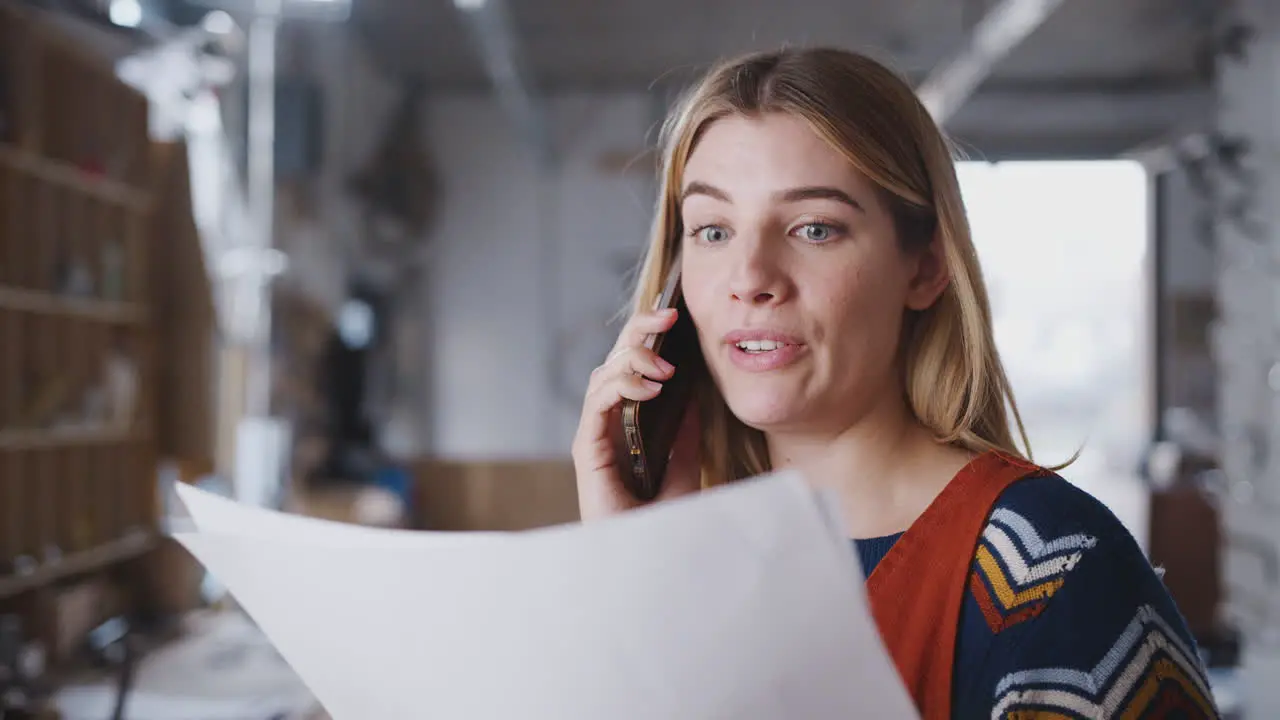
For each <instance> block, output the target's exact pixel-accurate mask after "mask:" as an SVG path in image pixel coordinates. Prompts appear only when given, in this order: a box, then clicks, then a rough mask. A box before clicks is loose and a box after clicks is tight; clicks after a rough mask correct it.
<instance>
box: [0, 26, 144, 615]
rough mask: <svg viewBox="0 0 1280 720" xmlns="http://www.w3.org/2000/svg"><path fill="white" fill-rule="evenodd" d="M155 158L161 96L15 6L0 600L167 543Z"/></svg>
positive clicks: (2, 114) (8, 117)
mask: <svg viewBox="0 0 1280 720" xmlns="http://www.w3.org/2000/svg"><path fill="white" fill-rule="evenodd" d="M150 154H151V149H150V144H149V140H148V137H147V103H146V100H145V98H143V97H142V96H141V95H139V94H137V93H136V92H134V91H133V90H132V89H130V88H129V87H127V86H126V85H124V84H123V83H121V82H120V81H119V80H117V79H116V78H115V76H114V74H113V73H112V71H111V68H110V67H109V66H106V65H105V64H104V63H101V62H99V61H98V60H97V59H96V58H94V57H92V56H89V55H87V54H85V53H84V52H83V51H81V49H80V48H78V47H77V46H75V45H74V44H73V43H72V42H70V41H69V40H67V39H65V38H63V37H62V36H61V35H60V34H59V33H57V32H56V31H54V30H52V29H51V28H50V27H49V26H47V25H46V24H45V23H44V22H43V21H42V19H41V18H40V17H39V16H38V15H35V14H32V13H31V12H28V11H27V10H25V9H24V8H21V7H18V6H15V5H12V4H8V3H6V2H5V1H4V0H0V601H7V600H12V599H14V598H18V597H20V596H23V595H24V594H31V593H39V592H40V591H42V589H47V588H51V587H53V586H55V585H57V584H58V583H61V582H63V581H66V580H69V579H72V578H74V577H75V576H77V575H81V574H85V573H89V572H93V571H98V570H106V569H110V568H112V567H114V566H117V565H119V564H121V563H122V562H124V561H127V560H130V559H133V558H136V557H139V556H140V555H142V554H144V553H146V552H147V551H148V549H150V548H151V547H152V546H153V545H154V544H155V532H156V527H157V524H158V507H157V505H158V503H157V497H156V448H155V441H154V437H155V420H156V414H155V405H156V389H155V384H156V383H155V380H154V378H155V374H156V373H155V366H156V358H155V344H156V343H155V333H154V330H153V327H152V318H153V315H154V312H153V308H152V297H153V295H152V292H151V289H150V287H149V283H150V282H151V280H152V278H153V270H152V269H151V268H149V267H148V266H147V262H148V259H149V257H150V254H151V252H150V250H151V249H150V248H149V247H148V244H149V237H150V229H151V216H152V212H153V202H152V188H151V186H150V177H149V172H150V171H149V168H150V164H151V162H152V158H151V156H150ZM48 602H50V601H47V600H40V601H37V602H36V603H35V606H36V607H37V608H38V607H39V605H40V604H41V603H44V604H48ZM31 606H32V604H30V603H28V604H27V605H26V607H31Z"/></svg>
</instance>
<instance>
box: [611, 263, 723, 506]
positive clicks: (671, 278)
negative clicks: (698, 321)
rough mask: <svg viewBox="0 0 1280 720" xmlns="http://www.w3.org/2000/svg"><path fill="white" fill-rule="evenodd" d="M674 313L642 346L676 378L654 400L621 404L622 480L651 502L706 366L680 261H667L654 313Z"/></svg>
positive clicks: (642, 497)
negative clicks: (670, 368)
mask: <svg viewBox="0 0 1280 720" xmlns="http://www.w3.org/2000/svg"><path fill="white" fill-rule="evenodd" d="M668 308H675V309H676V313H677V315H676V321H675V324H673V325H672V326H671V328H670V329H669V330H667V332H665V333H661V334H658V335H650V336H649V337H648V338H646V340H645V346H646V347H648V348H649V349H651V350H653V351H654V352H656V353H657V354H658V355H659V356H660V357H661V358H662V359H664V360H666V361H667V362H669V363H671V364H672V365H674V366H675V374H674V375H672V377H671V378H669V379H667V380H666V381H664V382H663V383H662V392H660V393H658V395H657V397H655V398H653V399H651V400H646V401H643V402H638V401H635V400H625V401H624V402H623V404H622V429H623V433H624V435H625V437H626V444H627V457H626V458H625V460H624V462H625V464H626V468H625V470H624V472H623V481H624V483H625V484H626V485H627V489H628V490H630V491H631V493H632V494H633V495H635V497H636V498H637V499H639V500H645V501H647V500H652V499H653V498H655V497H657V495H658V493H659V492H660V491H661V489H662V481H663V477H664V476H665V475H666V472H667V461H668V460H669V459H670V457H671V448H672V447H673V446H674V445H675V441H676V435H677V433H678V432H679V431H680V426H681V424H682V421H683V420H684V414H685V412H686V411H687V410H688V408H689V403H690V402H693V400H694V389H695V386H696V381H697V378H698V376H699V375H701V374H702V372H703V370H704V368H705V364H704V361H703V358H702V348H701V347H700V346H699V345H698V332H697V329H696V328H695V327H694V325H693V320H692V319H691V318H690V317H689V311H688V309H687V308H686V307H685V303H684V295H683V293H682V292H681V286H680V258H679V257H676V258H674V259H673V260H672V263H671V270H670V271H669V272H668V274H667V281H666V284H665V285H664V287H663V289H662V295H660V296H659V297H658V302H657V304H656V307H655V308H654V309H655V310H663V309H668Z"/></svg>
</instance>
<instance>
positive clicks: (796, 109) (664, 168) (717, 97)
mask: <svg viewBox="0 0 1280 720" xmlns="http://www.w3.org/2000/svg"><path fill="white" fill-rule="evenodd" d="M774 112H778V113H786V114H789V115H793V116H798V117H800V118H803V119H804V120H805V121H807V122H808V123H809V125H810V126H811V127H812V128H813V130H814V131H815V132H816V133H817V134H818V135H819V136H821V137H822V138H824V139H825V140H826V141H827V142H829V143H830V144H831V146H832V147H833V148H834V149H836V150H837V151H838V152H840V153H841V154H843V155H844V156H845V157H846V158H847V159H848V160H849V162H851V163H853V165H854V166H855V167H856V168H857V169H858V170H859V171H860V172H861V173H862V174H864V175H865V176H866V177H867V178H869V179H870V180H871V181H872V182H873V183H874V184H875V185H876V186H877V187H878V188H879V190H880V191H881V194H882V196H883V198H884V199H885V201H886V202H887V204H888V206H889V208H890V209H891V212H892V214H893V218H894V221H895V225H896V230H897V235H898V241H899V244H900V246H901V247H902V249H903V250H904V251H908V252H910V251H916V250H920V249H923V248H925V247H927V246H928V245H929V243H930V242H932V241H935V240H936V241H937V242H939V243H941V250H942V253H941V255H942V258H943V260H944V262H945V264H946V268H947V271H948V273H949V276H950V282H949V283H948V285H947V288H946V290H945V291H944V292H943V294H942V295H941V297H940V298H939V299H938V300H937V301H936V302H935V303H934V304H933V305H932V306H931V307H930V308H928V309H927V310H924V311H922V312H919V313H917V314H915V315H914V316H913V317H911V318H910V319H909V323H908V324H907V326H906V327H905V328H904V335H903V347H902V353H901V357H902V362H903V365H904V367H903V377H904V382H905V388H904V389H905V393H906V398H907V403H908V406H909V407H910V408H911V410H912V412H913V413H914V414H915V416H916V418H917V419H918V420H919V421H920V422H921V423H922V424H923V425H924V426H925V427H927V428H928V429H929V430H930V431H932V432H933V434H934V435H935V436H936V438H937V439H938V441H940V442H944V443H950V444H953V445H956V446H958V447H962V448H965V449H968V450H970V451H974V452H983V451H987V450H998V451H1002V452H1005V453H1008V454H1011V455H1014V456H1016V457H1023V458H1026V459H1029V458H1030V443H1029V442H1028V440H1027V435H1026V431H1025V429H1024V427H1023V424H1022V418H1021V416H1020V415H1019V413H1018V410H1017V404H1016V403H1015V402H1014V398H1013V393H1012V391H1011V389H1010V386H1009V381H1008V378H1007V377H1006V375H1005V372H1004V368H1003V366H1002V364H1001V362H1000V357H999V355H998V353H997V352H996V347H995V342H994V338H993V334H992V329H991V309H990V305H989V302H988V299H987V291H986V287H985V285H984V283H983V279H982V272H981V269H980V267H979V265H978V257H977V253H976V251H975V250H974V246H973V240H972V238H971V237H970V232H969V224H968V219H967V218H966V216H965V210H964V203H963V201H962V199H961V196H960V187H959V183H958V181H957V179H956V171H955V163H954V160H953V154H952V147H951V145H950V144H949V143H948V141H947V139H946V138H945V137H944V136H943V134H942V133H941V131H940V130H939V129H938V127H937V125H936V124H935V123H934V121H933V119H932V118H931V117H930V116H929V113H928V111H927V110H926V109H925V108H924V106H923V105H922V104H921V103H920V101H919V99H918V98H917V97H916V95H915V93H914V92H913V91H912V89H911V87H910V86H909V85H908V84H907V83H906V82H904V81H903V80H902V79H901V78H900V77H898V76H897V75H896V74H895V73H894V72H892V71H891V70H889V69H888V68H887V67H885V66H884V65H882V64H880V63H878V62H877V61H875V60H873V59H871V58H869V57H866V56H864V55H860V54H857V53H853V52H848V51H843V50H835V49H828V48H810V49H783V50H778V51H773V52H764V53H754V54H751V55H747V56H744V57H741V58H738V59H734V60H731V61H728V62H725V63H723V64H720V65H719V66H717V67H715V68H713V69H712V70H711V71H710V72H709V73H708V74H707V75H706V76H705V77H704V78H703V79H702V81H701V82H700V83H698V84H697V85H695V86H694V87H693V88H692V89H691V90H690V91H689V92H688V93H687V95H686V96H685V97H684V98H683V100H682V102H681V103H680V105H679V106H678V108H677V109H676V110H675V111H674V112H673V113H672V114H671V115H670V116H669V117H668V118H667V121H666V123H665V124H664V126H663V128H662V134H661V139H660V149H661V171H660V176H659V182H660V190H659V196H658V202H657V212H656V216H655V219H654V225H653V228H652V232H651V236H650V241H649V247H648V251H647V253H646V255H645V258H644V260H643V262H642V264H641V267H640V272H639V276H638V279H637V286H636V290H635V296H634V299H633V312H634V311H638V310H641V309H649V308H652V307H653V303H654V301H655V298H657V296H658V294H659V292H660V290H661V287H662V283H663V279H664V277H665V276H666V273H667V269H668V268H669V267H670V266H671V263H672V262H673V260H674V256H675V251H676V250H677V249H678V247H679V242H680V238H681V234H682V228H681V220H680V201H679V197H680V191H681V183H682V182H683V181H682V178H683V175H684V170H685V165H686V163H687V161H688V159H689V155H690V154H691V153H692V151H693V148H694V146H695V144H696V143H697V141H698V139H699V138H700V137H701V135H702V133H703V132H704V131H705V130H706V129H707V127H708V126H709V125H710V124H711V123H712V122H714V121H715V120H717V119H719V118H722V117H725V116H728V115H735V114H736V115H760V114H765V113H774ZM699 402H700V405H701V410H702V424H703V428H702V429H703V440H702V443H703V447H702V450H703V452H702V458H703V460H702V476H703V483H704V485H716V484H720V483H724V482H729V481H732V480H738V479H742V478H744V477H749V476H752V475H756V474H759V473H761V472H766V471H768V470H769V469H770V463H769V457H768V450H767V447H766V445H765V440H764V435H763V434H762V433H761V432H759V431H757V430H754V429H752V428H749V427H747V426H745V425H743V424H742V423H741V422H740V421H738V420H737V419H736V418H735V417H734V416H733V414H732V413H731V412H730V411H729V408H728V406H727V405H726V404H725V402H724V400H723V398H721V397H720V395H719V392H718V390H717V389H716V388H715V386H714V383H712V382H711V381H710V380H708V381H707V382H706V383H705V385H704V387H702V388H700V392H699ZM1006 406H1007V407H1006ZM1010 416H1012V419H1013V427H1016V430H1017V434H1018V439H1019V440H1021V443H1022V447H1023V448H1024V449H1025V451H1026V452H1025V455H1024V454H1023V452H1022V451H1020V450H1019V449H1018V448H1017V447H1016V445H1015V442H1014V431H1013V429H1011V425H1010Z"/></svg>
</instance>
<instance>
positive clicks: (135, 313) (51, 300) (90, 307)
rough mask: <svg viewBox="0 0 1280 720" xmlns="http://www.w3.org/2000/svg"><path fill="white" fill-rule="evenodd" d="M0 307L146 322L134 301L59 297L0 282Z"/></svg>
mask: <svg viewBox="0 0 1280 720" xmlns="http://www.w3.org/2000/svg"><path fill="white" fill-rule="evenodd" d="M0 309H5V310H18V311H21V312H31V313H40V314H42V315H55V316H60V317H67V318H81V319H85V320H98V321H101V322H107V323H114V324H117V325H142V324H145V323H146V322H147V311H146V308H145V307H144V306H142V305H139V304H136V303H127V302H110V301H107V300H95V299H93V298H69V297H61V296H59V295H54V294H52V293H46V292H36V291H33V290H23V289H21V288H15V287H7V286H0Z"/></svg>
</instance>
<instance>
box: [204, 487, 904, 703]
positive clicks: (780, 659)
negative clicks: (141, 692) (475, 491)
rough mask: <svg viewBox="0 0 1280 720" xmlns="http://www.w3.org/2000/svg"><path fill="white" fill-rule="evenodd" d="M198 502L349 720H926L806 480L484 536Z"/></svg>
mask: <svg viewBox="0 0 1280 720" xmlns="http://www.w3.org/2000/svg"><path fill="white" fill-rule="evenodd" d="M181 496H182V499H183V501H184V502H185V503H186V504H187V505H188V507H189V509H190V511H191V514H192V517H193V519H194V520H195V524H196V527H197V528H198V532H196V533H189V534H183V535H181V536H179V539H180V540H181V541H182V542H183V544H185V545H186V547H187V548H188V549H189V550H190V551H191V552H192V553H193V554H194V555H195V556H196V557H197V558H198V559H199V560H200V561H201V562H202V563H203V564H204V565H205V566H206V567H207V568H208V569H209V571H210V572H211V573H213V574H214V575H215V576H216V577H217V578H218V579H219V580H221V581H222V582H223V583H225V584H226V585H227V587H228V588H229V590H230V591H231V593H232V594H233V595H234V596H235V597H236V598H237V600H238V601H239V602H240V603H241V605H242V606H243V607H244V608H245V610H246V612H248V613H249V615H250V616H252V617H253V618H254V619H255V620H256V621H257V622H258V624H259V625H260V626H261V627H262V629H263V631H264V632H265V633H266V635H267V637H268V638H269V639H270V640H271V641H272V642H273V643H274V644H275V646H276V648H277V649H278V650H279V651H280V653H281V654H282V655H283V656H284V658H285V659H286V660H287V661H288V662H289V663H290V665H292V666H293V668H294V669H295V671H297V673H298V674H299V676H300V677H301V678H302V679H303V681H304V682H306V683H307V685H308V686H309V687H310V688H311V690H312V691H313V692H314V693H315V694H316V696H317V698H318V699H319V701H320V702H321V703H322V704H323V705H324V706H325V708H326V709H327V710H328V711H329V713H330V715H331V716H332V717H333V718H334V720H368V719H369V718H379V720H396V719H400V718H404V719H406V720H408V719H410V718H413V719H418V718H421V719H423V720H435V719H440V720H445V719H448V720H453V719H465V720H487V719H489V718H493V719H495V720H496V719H499V718H501V719H502V720H509V719H513V718H530V719H534V720H544V719H545V720H601V719H606V718H607V719H609V720H642V719H643V720H654V719H661V720H676V719H683V718H690V719H697V720H703V719H708V720H709V719H718V718H734V719H735V720H744V719H745V720H755V719H757V718H758V719H760V720H764V719H766V718H768V719H769V720H776V719H778V718H787V719H788V720H792V719H806V718H815V719H817V718H824V719H825V718H832V719H835V718H841V719H846V718H875V719H876V720H881V719H890V718H913V717H916V715H915V711H914V709H913V708H912V705H911V702H910V700H909V698H908V695H907V693H906V691H905V689H904V687H903V685H902V683H901V681H900V679H899V677H898V675H897V672H896V670H895V669H894V667H893V664H892V662H891V661H890V659H889V657H888V655H887V653H886V652H885V650H884V647H883V644H882V643H881V640H880V637H879V635H878V633H877V632H876V630H875V626H874V622H873V621H872V619H871V617H870V615H869V613H868V609H867V605H866V597H865V590H864V582H863V576H862V573H861V570H860V568H859V567H858V564H857V559H856V555H855V554H854V553H853V549H852V546H851V543H850V542H849V541H848V540H847V539H845V538H844V537H843V536H842V533H840V532H839V530H838V529H837V528H835V527H833V526H832V524H831V523H830V522H829V520H828V517H829V515H828V514H827V513H828V510H827V509H826V508H824V507H823V506H822V504H821V502H820V501H819V499H818V498H817V497H816V496H815V494H814V493H813V492H812V491H811V490H810V489H809V488H808V486H807V485H806V484H805V483H804V482H803V481H802V480H801V479H800V478H799V477H797V476H794V475H779V476H775V477H770V478H763V479H758V480H755V481H751V482H747V483H741V484H737V485H735V486H731V487H726V488H721V489H717V490H714V491H710V492H706V493H702V494H701V495H700V496H698V497H695V498H691V499H685V500H679V501H674V502H669V503H663V504H661V505H658V506H655V507H652V508H647V509H644V510H639V511H634V512H630V513H626V514H624V515H620V516H618V517H616V518H611V519H609V520H606V521H602V522H594V523H588V524H573V525H564V526H560V527H554V528H547V529H541V530H533V531H528V532H522V533H508V534H502V535H499V536H480V537H478V538H475V539H471V538H467V537H461V536H465V535H466V534H465V533H464V534H451V533H416V532H409V531H394V530H391V531H389V530H379V531H370V530H364V529H362V528H354V527H342V526H339V525H338V524H335V523H313V522H311V521H299V520H298V519H297V518H285V517H283V516H279V515H276V514H274V513H270V512H264V511H260V510H254V511H252V512H250V511H249V510H248V509H246V508H240V507H238V506H235V505H234V504H233V503H227V502H226V501H224V500H221V499H219V498H216V497H214V496H210V495H209V494H207V493H203V492H201V491H199V490H196V489H195V488H191V487H185V488H182V489H181ZM215 501H216V502H215ZM210 510H212V512H210ZM299 522H301V523H302V524H301V525H300V524H299ZM299 528H304V529H302V530H299ZM450 535H454V536H455V537H453V538H452V541H450V540H449V539H448V538H447V536H450ZM391 538H397V539H395V540H391ZM495 540H496V541H495Z"/></svg>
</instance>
